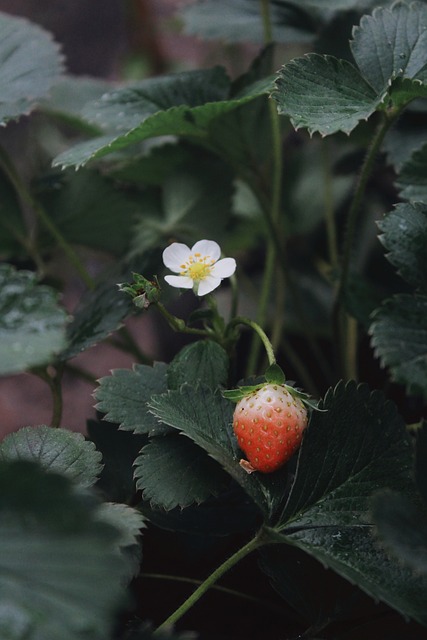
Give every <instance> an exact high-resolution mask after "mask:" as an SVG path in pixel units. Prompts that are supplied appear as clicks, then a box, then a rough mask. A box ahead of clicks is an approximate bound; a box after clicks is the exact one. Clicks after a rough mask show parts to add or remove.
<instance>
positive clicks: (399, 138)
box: [383, 108, 427, 188]
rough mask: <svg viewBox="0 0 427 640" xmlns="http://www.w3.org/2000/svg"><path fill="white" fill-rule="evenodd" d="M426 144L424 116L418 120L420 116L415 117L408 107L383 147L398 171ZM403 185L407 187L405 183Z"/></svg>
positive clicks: (391, 130) (426, 131) (426, 133)
mask: <svg viewBox="0 0 427 640" xmlns="http://www.w3.org/2000/svg"><path fill="white" fill-rule="evenodd" d="M425 144H427V127H426V126H425V121H424V118H422V117H421V121H419V120H418V117H415V118H414V114H413V113H412V112H411V110H410V108H408V109H407V110H406V112H405V113H404V114H403V115H402V117H401V118H400V120H399V121H398V122H397V123H396V125H395V126H394V127H393V128H392V129H390V130H389V132H388V133H387V136H386V137H385V139H384V143H383V149H384V150H385V151H386V152H387V158H388V161H389V162H390V163H391V164H393V165H394V166H395V168H396V170H397V171H400V170H401V169H402V166H403V165H405V164H406V163H408V162H409V161H410V159H411V156H412V155H413V154H414V152H415V151H417V150H419V149H421V147H423V146H424V145H425ZM399 178H400V176H399ZM402 186H403V187H404V188H405V187H406V185H405V184H403V185H402ZM408 186H409V185H408Z"/></svg>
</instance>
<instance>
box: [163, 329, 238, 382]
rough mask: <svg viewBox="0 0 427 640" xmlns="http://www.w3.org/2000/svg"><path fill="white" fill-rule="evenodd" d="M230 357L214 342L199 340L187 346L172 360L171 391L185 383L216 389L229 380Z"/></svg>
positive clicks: (169, 377)
mask: <svg viewBox="0 0 427 640" xmlns="http://www.w3.org/2000/svg"><path fill="white" fill-rule="evenodd" d="M228 364H229V363H228V356H227V353H226V352H225V351H224V349H223V348H222V347H221V346H220V345H219V344H217V343H216V342H213V341H212V340H203V341H202V340H198V341H197V342H194V343H193V344H190V345H187V346H186V347H184V348H183V349H181V351H180V352H179V353H178V355H177V356H175V358H174V359H173V360H172V362H171V363H170V365H169V368H168V374H167V375H168V387H169V389H179V387H180V386H181V385H182V384H184V383H185V382H186V383H188V384H190V385H192V386H197V385H198V384H199V383H203V384H204V385H207V386H208V387H210V388H212V389H215V388H216V387H218V386H220V385H225V384H226V382H227V378H228Z"/></svg>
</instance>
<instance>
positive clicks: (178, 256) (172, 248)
mask: <svg viewBox="0 0 427 640" xmlns="http://www.w3.org/2000/svg"><path fill="white" fill-rule="evenodd" d="M189 257H190V248H189V247H187V245H186V244H182V242H173V243H172V244H170V245H169V246H168V247H166V249H165V250H164V251H163V264H164V265H165V267H167V268H168V269H170V270H171V271H175V273H179V272H180V271H182V268H181V265H182V264H184V263H185V262H187V260H188V258H189Z"/></svg>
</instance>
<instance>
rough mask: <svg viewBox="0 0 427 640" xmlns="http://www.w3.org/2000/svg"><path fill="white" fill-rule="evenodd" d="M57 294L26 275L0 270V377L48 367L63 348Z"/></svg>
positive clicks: (61, 314)
mask: <svg viewBox="0 0 427 640" xmlns="http://www.w3.org/2000/svg"><path fill="white" fill-rule="evenodd" d="M67 320H68V317H67V314H66V312H65V310H64V309H63V308H61V307H60V306H59V304H58V295H57V293H56V292H55V291H54V290H53V289H51V288H50V287H48V286H45V285H39V284H37V280H36V275H35V274H34V273H32V272H30V271H17V270H15V269H14V268H13V267H11V266H10V265H7V264H4V265H1V266H0V374H10V373H18V372H19V371H25V370H26V369H29V368H30V367H35V366H38V365H43V364H48V363H49V362H50V361H52V360H53V358H54V356H55V354H57V353H58V352H59V351H61V349H63V348H64V347H65V345H66V337H65V329H66V324H67Z"/></svg>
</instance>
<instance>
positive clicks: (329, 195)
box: [321, 139, 338, 269]
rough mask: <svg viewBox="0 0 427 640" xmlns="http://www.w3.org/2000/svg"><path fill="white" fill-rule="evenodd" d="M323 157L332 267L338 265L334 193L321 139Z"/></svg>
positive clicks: (326, 147) (329, 166) (325, 144)
mask: <svg viewBox="0 0 427 640" xmlns="http://www.w3.org/2000/svg"><path fill="white" fill-rule="evenodd" d="M321 150H322V159H323V186H324V188H323V200H324V208H325V222H326V234H327V239H328V252H329V261H330V263H331V265H332V268H333V269H336V268H337V267H338V243H337V230H336V226H335V216H334V195H333V190H332V174H331V161H330V153H329V145H328V140H327V139H325V140H322V147H321Z"/></svg>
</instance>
